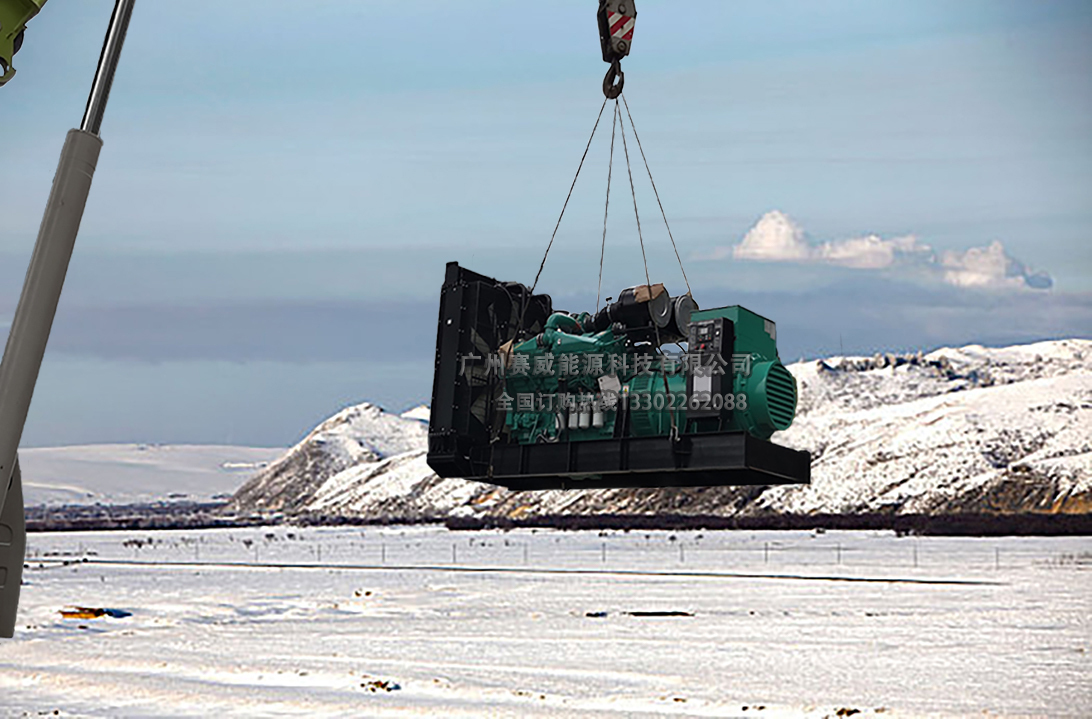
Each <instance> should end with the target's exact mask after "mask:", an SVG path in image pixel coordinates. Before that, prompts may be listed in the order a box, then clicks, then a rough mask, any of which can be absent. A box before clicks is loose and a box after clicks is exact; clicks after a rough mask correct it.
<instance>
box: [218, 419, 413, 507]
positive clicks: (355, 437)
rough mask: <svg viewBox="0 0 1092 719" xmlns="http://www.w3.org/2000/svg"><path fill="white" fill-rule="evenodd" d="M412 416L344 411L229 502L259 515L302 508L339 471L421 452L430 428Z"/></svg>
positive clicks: (314, 432)
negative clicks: (260, 513)
mask: <svg viewBox="0 0 1092 719" xmlns="http://www.w3.org/2000/svg"><path fill="white" fill-rule="evenodd" d="M413 412H414V410H411V411H410V413H407V414H409V415H410V416H408V417H400V416H398V415H393V414H388V413H387V412H385V411H384V410H383V409H382V408H381V407H376V406H375V405H372V404H368V403H367V402H365V403H364V404H359V405H356V406H354V407H348V408H346V409H343V410H342V411H340V412H338V413H337V414H335V415H334V416H333V417H331V418H330V419H328V420H326V421H325V422H323V423H322V424H320V425H319V426H318V427H316V428H315V429H314V430H312V431H311V433H310V434H308V435H307V436H306V437H304V438H303V439H302V440H300V442H299V443H298V444H297V445H296V446H295V447H292V448H291V449H290V450H288V452H287V453H285V454H284V456H282V457H281V458H280V459H278V460H277V461H276V462H274V463H273V464H272V465H271V466H270V467H269V468H267V469H266V470H265V471H263V472H261V473H260V474H258V475H257V476H256V477H254V478H253V479H252V480H250V481H249V482H247V483H246V484H245V485H243V486H242V488H240V489H239V491H238V492H237V493H236V494H235V497H234V499H233V504H234V505H235V506H237V507H245V508H246V510H247V511H258V512H269V511H282V512H296V511H300V510H305V509H308V506H307V505H308V504H309V503H310V502H311V501H312V500H313V499H314V497H315V494H316V492H318V491H319V490H320V489H321V488H322V486H323V484H324V483H326V482H327V481H328V480H331V479H332V478H333V477H335V476H336V475H337V474H338V473H339V472H342V471H343V470H348V469H353V468H358V467H359V468H362V469H363V468H368V467H377V466H389V463H388V464H384V462H385V460H387V459H388V458H392V457H396V456H398V455H404V454H406V453H413V452H421V451H422V450H423V449H424V448H425V447H426V446H427V443H428V425H427V424H426V423H424V422H421V421H420V420H418V419H414V418H413V414H412V413H413ZM425 469H426V470H427V469H428V468H427V466H426V467H425Z"/></svg>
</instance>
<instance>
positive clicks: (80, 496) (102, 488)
mask: <svg viewBox="0 0 1092 719" xmlns="http://www.w3.org/2000/svg"><path fill="white" fill-rule="evenodd" d="M283 453H284V449H281V448H274V449H270V448H265V447H232V446H226V445H157V444H95V445H86V446H72V447H38V448H31V449H23V450H20V451H19V464H20V467H21V469H22V475H23V492H24V496H25V499H24V503H25V504H26V505H27V506H28V507H33V506H37V505H43V504H94V503H96V502H101V503H103V504H133V503H138V502H154V501H170V500H172V499H173V500H188V501H203V500H208V499H211V498H213V497H216V496H217V495H221V496H222V495H231V494H232V493H234V492H235V490H236V489H238V488H239V485H240V484H242V483H243V482H245V481H246V480H247V478H248V477H250V476H251V475H253V474H254V473H256V472H258V471H259V470H261V469H263V468H265V467H266V466H267V465H268V464H269V463H270V462H272V461H273V460H275V459H276V458H277V457H279V456H281V455H282V454H283Z"/></svg>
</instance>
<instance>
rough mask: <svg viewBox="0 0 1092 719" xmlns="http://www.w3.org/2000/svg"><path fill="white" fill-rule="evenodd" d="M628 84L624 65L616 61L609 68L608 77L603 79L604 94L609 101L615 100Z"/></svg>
mask: <svg viewBox="0 0 1092 719" xmlns="http://www.w3.org/2000/svg"><path fill="white" fill-rule="evenodd" d="M625 84H626V74H625V73H624V72H622V63H621V62H620V61H619V60H615V61H614V62H612V63H611V64H610V67H609V68H607V74H606V77H604V78H603V94H604V95H606V97H607V99H608V100H613V99H615V98H616V97H618V96H619V95H621V94H622V86H623V85H625Z"/></svg>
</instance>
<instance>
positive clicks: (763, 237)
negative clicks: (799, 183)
mask: <svg viewBox="0 0 1092 719" xmlns="http://www.w3.org/2000/svg"><path fill="white" fill-rule="evenodd" d="M729 254H731V256H733V257H735V258H736V259H738V260H755V261H760V262H801V263H816V264H827V265H837V266H839V267H851V268H854V269H860V270H884V269H889V268H893V267H912V268H923V269H926V270H928V271H930V272H933V273H935V274H936V275H937V276H939V278H940V279H941V281H943V282H946V283H948V284H950V285H954V286H956V287H970V288H980V289H1020V288H1025V287H1030V288H1033V289H1047V288H1049V287H1050V286H1051V285H1052V284H1053V281H1052V280H1051V278H1050V276H1049V275H1047V274H1046V273H1045V272H1031V271H1030V270H1029V269H1028V268H1027V266H1026V265H1024V264H1023V263H1022V262H1020V261H1019V260H1017V259H1015V258H1013V257H1011V256H1009V255H1008V254H1007V253H1006V252H1005V248H1004V247H1003V246H1002V245H1001V243H1000V242H994V243H993V244H991V245H989V246H988V247H972V248H970V249H969V250H967V251H966V252H955V251H951V250H949V251H946V252H944V253H942V254H941V255H939V256H938V255H937V253H936V252H935V251H934V250H933V248H931V247H930V246H929V245H926V244H924V243H922V242H920V241H919V240H918V239H917V238H916V237H915V236H913V235H905V236H902V237H893V238H890V239H885V238H883V237H880V236H879V235H866V236H863V237H852V238H849V239H845V240H833V241H830V242H822V243H814V242H811V241H809V240H808V238H807V236H806V235H805V234H804V230H803V228H802V227H800V225H798V224H797V223H796V222H794V221H793V220H792V218H790V217H789V216H788V215H786V214H785V213H783V212H781V211H779V210H773V211H772V212H767V213H766V214H765V215H763V216H762V219H760V220H759V221H758V222H757V223H756V224H755V226H754V227H752V228H751V229H750V230H749V231H748V232H747V234H746V235H745V236H744V237H743V241H742V242H740V243H739V244H738V245H734V246H732V247H731V248H727V247H722V248H718V249H717V250H716V251H714V252H713V254H712V258H713V259H722V258H725V257H727V256H728V255H729Z"/></svg>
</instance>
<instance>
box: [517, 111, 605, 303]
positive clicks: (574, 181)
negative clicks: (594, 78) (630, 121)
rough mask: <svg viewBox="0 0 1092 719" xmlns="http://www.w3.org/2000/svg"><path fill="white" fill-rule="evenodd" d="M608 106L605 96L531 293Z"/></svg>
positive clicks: (536, 283) (533, 288)
mask: <svg viewBox="0 0 1092 719" xmlns="http://www.w3.org/2000/svg"><path fill="white" fill-rule="evenodd" d="M606 106H607V99H606V98H603V104H602V105H600V106H599V114H598V115H597V116H596V118H595V125H594V126H593V127H592V131H591V137H589V138H588V144H587V145H585V146H584V154H583V155H581V156H580V164H579V165H577V166H576V175H575V176H574V177H573V182H572V184H571V185H569V194H568V195H566V196H565V204H563V205H562V206H561V214H560V215H558V216H557V224H555V225H554V231H553V233H552V234H551V235H550V242H549V244H547V245H546V252H544V253H543V255H542V262H541V263H540V264H539V266H538V272H536V273H535V281H534V282H533V283H531V294H534V293H535V288H536V287H537V286H538V278H539V277H541V276H542V268H543V267H545V266H546V258H547V257H548V256H549V255H550V248H551V247H553V246H554V238H555V237H557V228H558V227H561V218H562V217H564V216H565V208H566V207H568V206H569V199H570V198H571V197H572V196H573V188H574V187H576V180H577V178H579V177H580V168H582V167H584V160H585V159H587V157H588V148H590V147H591V143H592V139H593V138H594V137H595V131H596V130H597V129H598V128H599V120H600V119H601V118H602V117H603V110H604V109H605V108H606Z"/></svg>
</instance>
